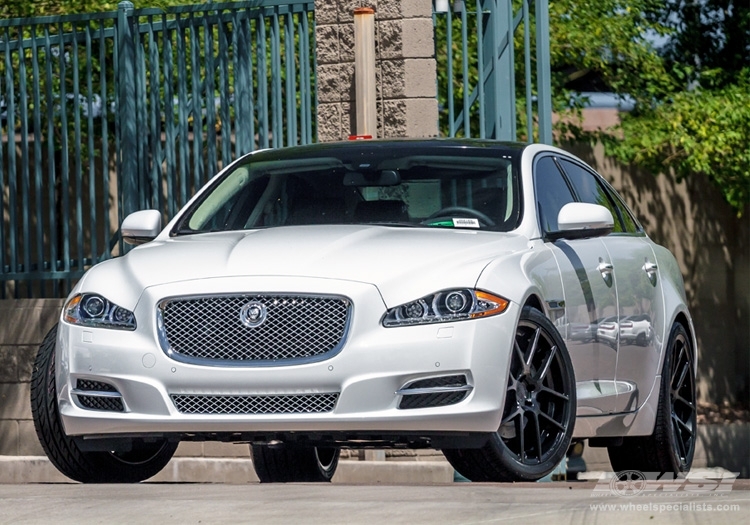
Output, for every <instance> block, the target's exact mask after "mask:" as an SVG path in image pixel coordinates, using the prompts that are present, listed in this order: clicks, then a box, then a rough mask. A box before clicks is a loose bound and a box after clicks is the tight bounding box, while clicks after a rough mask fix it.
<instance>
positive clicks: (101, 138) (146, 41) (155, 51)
mask: <svg viewBox="0 0 750 525" xmlns="http://www.w3.org/2000/svg"><path fill="white" fill-rule="evenodd" d="M313 35H314V18H313V1H312V0H310V1H302V0H262V1H260V0H256V1H247V2H232V3H226V4H214V3H212V4H207V5H206V4H204V5H196V6H182V7H177V8H169V9H167V10H161V9H133V5H132V4H131V3H130V2H122V3H120V4H119V9H118V10H117V11H115V12H109V13H99V14H92V15H77V16H72V15H71V16H61V17H40V18H34V19H14V20H0V298H6V297H44V296H60V295H65V294H66V293H67V290H68V289H69V287H70V285H71V283H72V282H73V281H74V280H76V279H78V278H79V277H80V276H81V275H82V274H83V272H84V271H85V269H86V268H87V267H89V266H90V265H92V264H95V263H96V262H98V261H100V260H103V259H107V258H109V257H111V256H113V255H116V254H118V253H121V252H122V250H123V245H122V242H121V240H120V238H119V235H118V232H117V228H118V225H119V224H120V222H121V220H122V218H123V217H124V216H125V215H127V214H128V213H130V212H132V211H135V210H137V209H146V208H154V209H159V210H161V211H162V212H163V213H164V215H165V218H166V217H171V216H172V215H173V214H174V213H175V211H176V210H177V209H179V207H180V206H182V205H183V204H184V203H185V202H186V201H187V199H188V198H189V197H190V196H191V195H192V194H193V193H194V191H195V190H196V189H197V188H198V187H200V186H202V185H203V184H204V183H205V182H206V180H207V179H208V177H210V176H211V175H213V174H215V173H216V171H217V170H218V169H220V168H221V167H222V166H223V165H225V164H227V163H228V162H230V160H232V159H233V158H236V157H237V156H239V155H241V154H243V153H246V152H248V151H252V150H254V149H257V148H264V147H280V146H286V145H294V144H307V143H310V142H312V140H313V134H314V126H313V121H314V118H313V116H314V114H315V108H314V104H315V89H314V75H313V72H314V52H313V51H312V50H313V49H314V47H313V42H312V39H313Z"/></svg>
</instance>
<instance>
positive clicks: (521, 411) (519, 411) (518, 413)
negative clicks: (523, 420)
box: [500, 407, 523, 426]
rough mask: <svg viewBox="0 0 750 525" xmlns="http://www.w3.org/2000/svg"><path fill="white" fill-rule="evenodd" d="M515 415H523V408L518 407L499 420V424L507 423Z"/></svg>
mask: <svg viewBox="0 0 750 525" xmlns="http://www.w3.org/2000/svg"><path fill="white" fill-rule="evenodd" d="M517 416H523V410H521V409H520V408H518V407H517V408H516V409H515V410H514V411H513V412H511V413H510V414H508V415H507V416H505V417H504V418H503V420H502V421H500V426H503V425H505V424H506V423H508V422H509V421H511V420H512V419H513V418H515V417H517Z"/></svg>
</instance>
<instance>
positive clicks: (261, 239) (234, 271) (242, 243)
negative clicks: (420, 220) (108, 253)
mask: <svg viewBox="0 0 750 525" xmlns="http://www.w3.org/2000/svg"><path fill="white" fill-rule="evenodd" d="M527 246H528V242H527V239H525V238H523V237H521V236H519V235H515V234H509V233H496V232H484V231H474V230H458V229H442V228H441V229H438V228H409V227H387V226H370V225H340V226H339V225H336V226H331V225H327V226H287V227H278V228H268V229H259V230H251V231H242V232H221V233H207V234H195V235H186V236H180V237H174V238H170V239H167V240H163V241H162V240H155V241H152V242H150V243H148V244H145V245H142V246H140V247H138V248H136V249H134V250H132V251H131V252H130V253H128V254H127V255H126V256H124V257H121V258H118V259H114V260H110V261H107V262H106V263H102V264H101V265H99V266H97V267H95V268H94V269H92V271H91V272H89V274H87V276H86V278H85V281H84V286H83V288H84V289H85V290H89V291H97V292H99V293H104V289H108V288H112V287H113V285H114V283H113V281H120V279H124V281H123V282H122V284H124V283H128V286H127V287H128V288H130V289H131V290H133V292H135V291H136V290H138V289H140V290H142V289H144V288H147V287H150V286H154V285H158V284H167V283H174V282H179V281H188V280H194V279H205V278H215V277H234V276H281V277H309V278H321V279H340V280H350V281H357V282H363V283H369V284H372V285H374V286H376V287H377V288H378V289H379V290H380V293H381V295H382V296H383V299H384V301H385V303H386V305H388V306H393V305H395V304H400V303H401V302H405V301H409V300H413V299H414V298H415V296H414V294H417V295H416V297H420V296H421V295H424V294H428V293H432V292H435V291H437V290H440V289H443V288H449V287H472V286H474V285H475V284H476V282H477V278H478V277H479V275H480V273H481V271H482V269H483V268H484V267H485V266H486V265H487V263H488V262H489V261H490V260H491V259H494V258H496V257H500V256H502V255H505V254H509V253H512V252H515V251H518V250H522V249H526V248H527ZM100 267H101V270H100V271H97V270H98V269H99V268H100ZM108 283H109V284H108ZM101 287H104V289H102V288H101ZM118 288H119V287H118ZM134 299H137V297H135V298H134ZM122 300H123V301H126V302H131V301H129V300H126V299H124V298H123V299H122Z"/></svg>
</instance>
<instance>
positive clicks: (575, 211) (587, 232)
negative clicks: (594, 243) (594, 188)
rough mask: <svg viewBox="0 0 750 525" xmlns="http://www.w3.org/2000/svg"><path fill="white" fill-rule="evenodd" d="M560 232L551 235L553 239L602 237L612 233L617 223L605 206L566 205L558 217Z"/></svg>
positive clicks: (582, 203)
mask: <svg viewBox="0 0 750 525" xmlns="http://www.w3.org/2000/svg"><path fill="white" fill-rule="evenodd" d="M557 226H558V228H559V231H556V232H552V233H549V234H548V235H547V236H548V237H549V238H551V239H583V238H586V237H600V236H602V235H607V234H609V233H611V232H612V230H613V229H614V226H615V221H614V219H613V218H612V212H610V211H609V210H608V209H607V208H605V207H604V206H600V205H598V204H589V203H586V202H571V203H568V204H566V205H565V206H563V207H562V209H561V210H560V213H559V214H558V215H557Z"/></svg>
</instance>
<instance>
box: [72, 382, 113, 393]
mask: <svg viewBox="0 0 750 525" xmlns="http://www.w3.org/2000/svg"><path fill="white" fill-rule="evenodd" d="M76 388H78V390H91V391H97V392H117V389H115V387H113V386H112V385H110V384H109V383H102V382H101V381H92V380H91V379H79V380H78V382H77V383H76Z"/></svg>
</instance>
